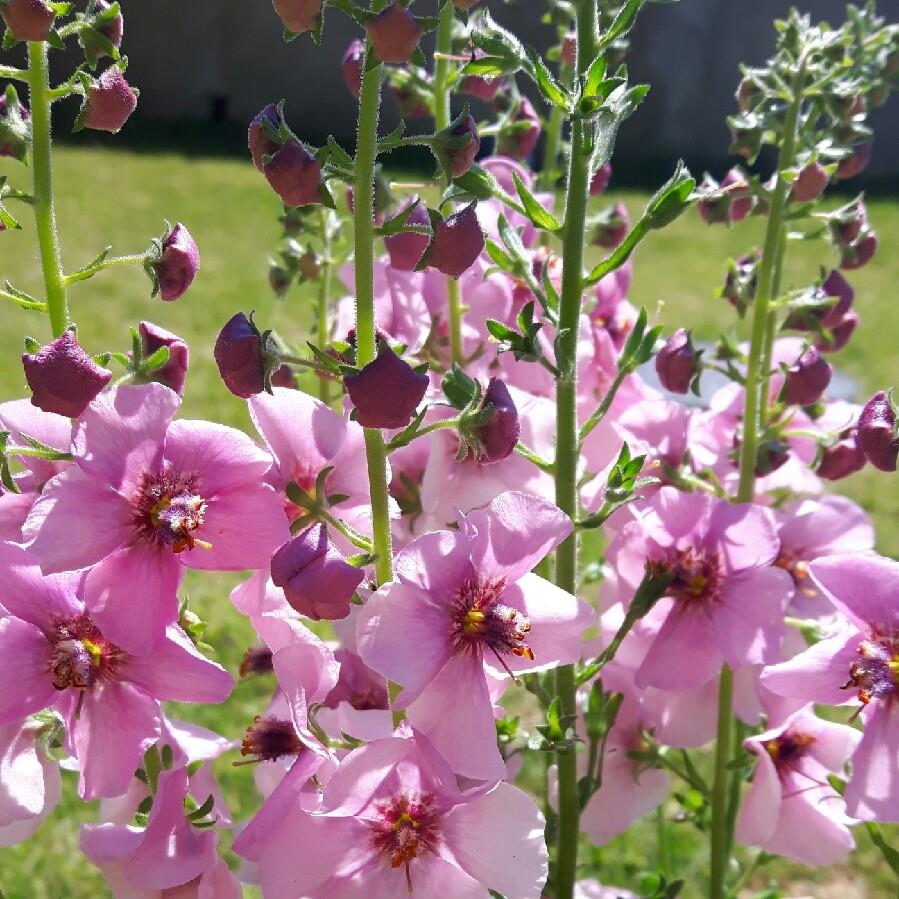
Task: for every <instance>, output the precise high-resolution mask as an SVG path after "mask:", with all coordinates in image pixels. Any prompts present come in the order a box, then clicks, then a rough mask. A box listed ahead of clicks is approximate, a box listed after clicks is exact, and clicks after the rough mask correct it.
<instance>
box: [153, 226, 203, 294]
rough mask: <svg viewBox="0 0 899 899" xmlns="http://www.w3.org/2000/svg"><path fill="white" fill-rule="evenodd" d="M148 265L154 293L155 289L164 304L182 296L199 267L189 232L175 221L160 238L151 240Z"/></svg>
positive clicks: (197, 255)
mask: <svg viewBox="0 0 899 899" xmlns="http://www.w3.org/2000/svg"><path fill="white" fill-rule="evenodd" d="M147 266H148V272H149V273H150V277H151V279H152V280H153V296H156V293H157V291H158V292H159V296H160V297H161V298H162V299H163V300H165V301H166V302H167V303H168V302H171V301H172V300H177V299H179V298H180V297H182V296H184V294H185V293H186V292H187V289H188V287H190V285H191V284H193V281H194V278H196V276H197V272H198V271H199V270H200V251H199V249H198V248H197V244H196V241H195V240H194V239H193V237H191V234H190V231H188V230H187V228H185V227H184V225H182V224H181V223H180V222H178V224H176V225H175V227H174V228H172V229H171V230H170V231H169V232H168V234H166V235H165V237H163V238H162V240H161V241H159V242H158V243H156V241H154V250H151V255H150V256H149V257H148V259H147Z"/></svg>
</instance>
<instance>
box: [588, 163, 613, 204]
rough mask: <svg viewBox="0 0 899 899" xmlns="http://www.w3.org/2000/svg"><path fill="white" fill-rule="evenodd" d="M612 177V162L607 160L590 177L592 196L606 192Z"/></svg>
mask: <svg viewBox="0 0 899 899" xmlns="http://www.w3.org/2000/svg"><path fill="white" fill-rule="evenodd" d="M611 178H612V163H611V162H607V163H605V164H604V165H601V166H600V167H599V168H598V169H597V170H596V171H595V172H594V173H593V177H592V178H591V179H590V196H591V197H598V196H599V195H600V194H601V193H604V192H605V189H606V188H607V187H608V186H609V181H610V180H611Z"/></svg>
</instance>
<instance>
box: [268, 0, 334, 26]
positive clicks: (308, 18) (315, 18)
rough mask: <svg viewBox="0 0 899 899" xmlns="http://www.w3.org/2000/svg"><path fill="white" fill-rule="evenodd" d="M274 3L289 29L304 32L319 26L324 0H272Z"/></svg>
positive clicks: (276, 10) (279, 15)
mask: <svg viewBox="0 0 899 899" xmlns="http://www.w3.org/2000/svg"><path fill="white" fill-rule="evenodd" d="M272 5H273V6H274V7H275V12H276V13H277V14H278V17H279V18H280V19H281V21H282V22H283V23H284V27H285V28H286V29H287V30H288V31H291V32H293V33H294V34H304V33H305V32H307V31H315V30H316V29H317V28H318V23H319V19H320V17H321V12H322V0H272Z"/></svg>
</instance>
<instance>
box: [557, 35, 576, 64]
mask: <svg viewBox="0 0 899 899" xmlns="http://www.w3.org/2000/svg"><path fill="white" fill-rule="evenodd" d="M560 58H561V60H562V62H563V63H565V65H566V66H571V67H572V68H574V66H575V65H576V64H577V35H576V34H566V35H565V38H564V39H563V41H562V50H561V54H560Z"/></svg>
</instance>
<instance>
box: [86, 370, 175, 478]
mask: <svg viewBox="0 0 899 899" xmlns="http://www.w3.org/2000/svg"><path fill="white" fill-rule="evenodd" d="M180 403H181V401H180V399H179V398H178V394H177V393H175V392H174V391H173V390H169V388H168V387H163V385H162V384H156V383H153V384H143V385H141V386H127V387H117V388H115V389H113V390H108V391H105V392H104V393H101V394H100V395H99V396H98V397H97V398H96V399H95V400H94V401H93V402H92V403H91V404H90V405H89V406H88V407H87V409H85V410H84V412H83V413H82V414H81V417H80V418H79V419H78V421H77V423H76V425H75V431H74V434H73V437H72V443H73V451H74V453H75V457H76V459H77V462H78V465H80V466H81V468H82V469H83V470H84V471H85V472H87V473H88V474H91V475H94V476H95V477H96V478H98V479H100V480H101V481H105V482H106V483H107V484H109V485H110V486H111V487H114V488H115V489H116V490H122V492H124V493H127V492H129V491H130V490H131V489H133V488H134V487H136V486H137V484H138V482H139V480H140V477H141V475H143V473H144V472H147V471H158V470H159V467H160V464H161V462H162V450H163V445H164V443H165V432H166V429H167V428H168V426H169V422H170V421H171V420H172V417H173V416H174V414H175V413H176V412H177V411H178V406H179V405H180Z"/></svg>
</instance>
